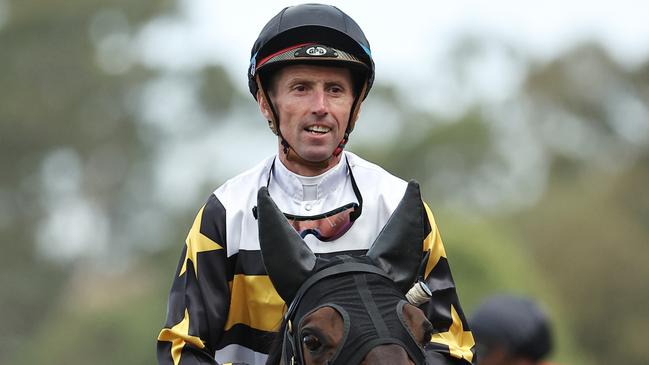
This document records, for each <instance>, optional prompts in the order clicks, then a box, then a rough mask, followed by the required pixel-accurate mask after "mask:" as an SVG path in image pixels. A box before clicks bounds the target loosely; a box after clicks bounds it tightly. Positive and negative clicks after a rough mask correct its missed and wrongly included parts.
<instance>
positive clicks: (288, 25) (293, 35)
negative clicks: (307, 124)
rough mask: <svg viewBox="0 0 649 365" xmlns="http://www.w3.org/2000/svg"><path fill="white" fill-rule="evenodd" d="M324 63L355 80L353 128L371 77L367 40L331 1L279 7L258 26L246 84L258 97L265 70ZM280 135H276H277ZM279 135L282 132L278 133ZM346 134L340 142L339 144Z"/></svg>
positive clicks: (274, 124)
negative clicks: (275, 13)
mask: <svg viewBox="0 0 649 365" xmlns="http://www.w3.org/2000/svg"><path fill="white" fill-rule="evenodd" d="M297 63H301V64H304V63H307V64H325V65H339V66H343V67H347V68H349V69H350V70H351V71H352V76H353V78H354V81H355V83H356V84H357V85H356V89H357V90H356V100H355V101H354V105H353V107H352V111H351V113H350V120H349V123H348V125H347V133H350V132H351V131H352V130H353V129H354V120H355V118H354V117H355V114H356V113H357V112H358V105H359V104H360V101H361V100H363V99H365V97H366V96H367V94H368V93H369V90H370V88H371V87H372V83H373V82H374V61H373V60H372V54H371V51H370V44H369V42H368V41H367V38H365V34H364V33H363V31H362V30H361V28H360V27H359V26H358V24H357V23H356V22H355V21H354V20H353V19H352V18H351V17H349V16H348V15H347V14H345V13H344V12H342V11H341V10H340V9H338V8H336V7H335V6H331V5H323V4H301V5H297V6H290V7H287V8H284V9H283V10H282V11H280V12H279V13H278V14H277V15H275V16H274V17H273V18H272V19H271V20H270V21H269V22H268V23H267V24H266V26H264V28H263V29H262V31H261V33H260V34H259V37H258V38H257V41H255V44H254V45H253V47H252V50H251V58H250V67H249V69H248V86H249V89H250V93H251V94H252V96H253V97H254V98H255V99H257V91H258V90H259V88H261V89H262V92H263V95H264V97H265V98H266V99H267V100H269V98H268V93H267V90H265V87H266V85H267V82H268V78H269V75H270V73H271V72H272V71H274V70H276V69H277V68H278V67H281V66H283V65H286V64H297ZM269 105H270V107H271V109H272V112H273V115H274V117H275V121H272V122H271V121H269V122H271V123H270V127H271V129H272V130H273V132H274V133H275V134H278V133H279V124H278V123H279V121H278V115H277V113H276V112H275V110H274V106H273V105H272V102H270V100H269ZM278 135H279V134H278ZM280 137H281V135H280ZM344 143H346V138H345V140H343V141H342V142H341V149H342V147H344Z"/></svg>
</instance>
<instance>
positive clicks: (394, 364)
mask: <svg viewBox="0 0 649 365" xmlns="http://www.w3.org/2000/svg"><path fill="white" fill-rule="evenodd" d="M406 364H408V365H414V362H412V360H410V358H409V357H408V353H407V352H406V350H404V349H403V347H401V346H399V345H381V346H377V347H375V348H373V349H371V350H370V352H368V353H367V355H365V358H364V359H363V362H361V365H406Z"/></svg>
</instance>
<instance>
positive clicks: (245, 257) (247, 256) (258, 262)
mask: <svg viewBox="0 0 649 365" xmlns="http://www.w3.org/2000/svg"><path fill="white" fill-rule="evenodd" d="M366 252H367V250H348V251H340V252H330V253H320V254H316V256H317V257H322V258H331V257H334V256H338V255H349V256H360V255H364V254H365V253H366ZM228 261H229V264H230V265H231V266H232V267H233V268H234V271H233V276H234V275H267V274H266V268H265V267H264V264H263V261H262V259H261V251H258V250H239V252H238V253H236V254H234V255H232V256H231V257H230V258H228ZM232 279H233V277H229V278H228V280H232Z"/></svg>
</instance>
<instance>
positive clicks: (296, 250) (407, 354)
mask: <svg viewBox="0 0 649 365" xmlns="http://www.w3.org/2000/svg"><path fill="white" fill-rule="evenodd" d="M257 213H258V215H259V216H258V227H259V241H260V248H261V253H262V260H263V263H264V266H265V268H266V271H267V273H268V275H269V277H270V280H271V282H272V284H273V286H274V287H275V289H276V291H277V292H278V294H279V295H280V297H281V298H282V299H283V300H284V301H285V302H286V303H287V304H289V303H290V304H289V305H288V309H287V310H286V313H285V315H284V318H283V321H282V324H281V326H280V329H279V333H278V338H277V341H276V345H275V347H274V349H271V351H270V354H269V357H268V361H267V363H266V364H267V365H280V364H281V365H289V364H290V365H292V364H300V365H320V364H323V365H324V364H328V365H338V364H344V365H353V364H377V365H382V364H391V365H399V364H416V365H421V364H445V363H446V362H445V360H444V359H443V358H441V357H437V356H440V355H438V354H436V353H431V351H425V349H424V347H425V346H426V344H427V343H429V342H430V339H431V336H432V334H433V333H434V329H433V326H432V324H431V323H430V322H429V321H428V319H427V318H426V316H425V314H424V313H423V311H422V310H421V309H419V308H418V307H417V306H416V305H419V304H421V303H422V301H421V300H419V299H414V300H413V299H412V298H413V296H412V291H411V294H410V295H409V296H408V297H409V298H411V300H412V301H415V302H416V303H415V305H413V304H411V303H410V302H409V301H408V300H407V299H406V294H407V293H408V291H409V290H410V289H411V288H417V287H418V285H416V284H420V286H421V284H423V282H421V281H419V282H417V276H418V274H419V271H420V270H421V267H422V266H421V265H422V263H424V262H425V261H426V259H427V256H426V255H424V253H423V250H422V242H423V240H424V238H425V237H424V234H425V221H424V220H425V219H427V218H426V213H425V210H424V206H423V202H422V200H421V195H420V192H419V185H418V184H417V183H416V182H415V181H411V182H409V183H408V187H407V189H406V192H405V194H404V197H403V198H402V200H401V202H400V203H399V205H398V206H397V208H396V210H395V211H394V213H393V214H392V216H391V217H390V218H389V220H388V222H387V223H386V225H385V227H384V228H383V229H382V230H381V232H380V233H379V235H378V237H377V238H376V240H375V241H374V243H373V244H372V245H371V247H370V249H369V250H368V251H367V253H366V254H365V255H361V256H348V255H337V256H334V257H330V258H323V257H321V256H316V255H315V254H314V253H313V252H312V251H311V250H310V249H309V248H308V246H307V245H306V243H305V242H304V240H303V239H302V238H301V237H300V235H299V234H298V233H297V232H296V231H295V229H294V228H293V227H292V226H291V225H290V224H289V223H288V221H287V219H286V218H285V216H284V214H283V213H282V212H281V211H280V210H279V209H278V208H277V206H276V205H275V203H274V202H273V200H272V199H271V197H270V195H269V193H268V189H266V188H265V187H262V188H261V189H260V190H259V192H258V196H257ZM413 284H415V285H414V286H413ZM420 290H421V289H420ZM423 297H425V298H424V300H423V301H425V300H426V299H428V298H430V292H428V293H427V295H423ZM419 298H420V299H421V298H422V295H421V292H420V293H419Z"/></svg>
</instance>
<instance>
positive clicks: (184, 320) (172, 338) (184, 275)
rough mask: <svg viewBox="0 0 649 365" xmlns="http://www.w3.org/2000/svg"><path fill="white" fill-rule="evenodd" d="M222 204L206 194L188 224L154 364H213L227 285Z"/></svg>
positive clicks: (226, 295)
mask: <svg viewBox="0 0 649 365" xmlns="http://www.w3.org/2000/svg"><path fill="white" fill-rule="evenodd" d="M225 238H226V237H225V208H224V207H223V205H222V204H221V202H219V200H218V199H217V198H216V196H214V195H211V196H210V198H209V199H208V201H207V203H206V204H205V205H204V206H203V207H202V208H201V209H200V210H199V212H198V214H197V215H196V219H195V220H194V223H193V224H192V227H191V229H190V230H189V234H188V235H187V239H186V241H185V246H184V247H183V249H182V253H181V255H180V262H179V263H178V268H177V269H176V273H175V275H174V278H173V283H172V286H171V291H170V293H169V301H168V304H167V319H166V323H165V326H164V328H163V329H162V331H160V334H159V335H158V343H157V356H158V364H160V365H162V364H165V365H170V364H173V365H179V364H183V365H195V364H201V365H202V364H211V365H214V364H216V361H215V360H214V347H215V344H216V343H218V341H219V339H220V338H221V336H222V334H223V327H224V324H225V321H226V318H227V315H228V304H229V302H230V300H229V298H230V289H229V285H228V279H227V278H228V270H227V262H226V256H227V255H226V250H225V244H226V243H225Z"/></svg>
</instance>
